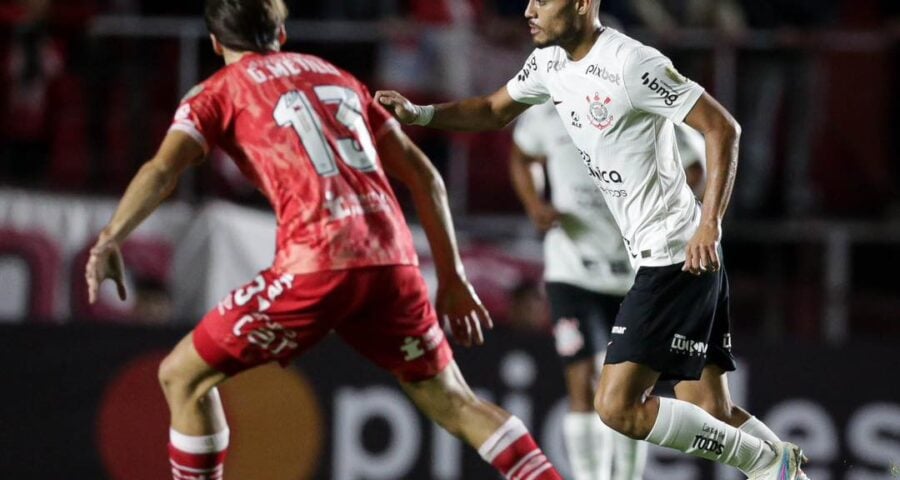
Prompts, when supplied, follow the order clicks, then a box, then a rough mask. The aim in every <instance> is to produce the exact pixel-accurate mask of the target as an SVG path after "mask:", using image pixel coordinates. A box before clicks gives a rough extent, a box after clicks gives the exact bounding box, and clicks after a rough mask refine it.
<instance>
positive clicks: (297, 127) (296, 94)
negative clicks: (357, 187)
mask: <svg viewBox="0 0 900 480" xmlns="http://www.w3.org/2000/svg"><path fill="white" fill-rule="evenodd" d="M315 93H316V97H318V99H319V101H321V102H322V103H324V104H326V105H328V104H338V108H337V112H336V113H335V114H334V118H335V119H336V120H337V121H338V122H340V123H341V124H342V125H343V126H345V127H347V129H348V130H349V131H350V132H351V136H349V137H339V138H338V139H337V141H336V149H337V151H336V152H335V151H334V150H333V149H332V148H331V145H329V143H328V139H327V138H326V137H325V130H324V128H323V126H322V120H321V119H320V118H319V114H318V113H317V112H316V110H315V108H313V105H312V104H311V103H310V101H309V98H308V97H307V96H306V93H304V92H301V91H299V90H291V91H290V92H287V93H285V94H284V95H282V96H281V98H279V99H278V104H277V105H276V106H275V112H274V114H273V116H274V117H275V122H276V123H277V124H278V126H280V127H287V126H291V127H294V131H295V132H297V135H298V136H299V137H300V142H301V143H302V144H303V148H305V149H306V153H307V154H308V155H309V159H310V160H311V161H312V164H313V167H315V169H316V172H317V173H318V174H319V175H321V176H323V177H330V176H333V175H337V174H338V166H337V162H336V160H335V154H337V156H339V157H340V158H341V160H342V161H343V162H344V163H346V164H347V165H348V166H350V167H351V168H354V169H356V170H359V171H361V172H374V171H375V170H376V168H377V167H376V163H375V159H376V157H377V155H378V154H377V152H376V150H375V144H374V142H372V136H371V135H370V134H369V129H368V128H367V127H366V121H365V118H364V117H363V115H362V103H361V102H360V101H359V95H357V94H356V92H354V91H353V90H351V89H349V88H345V87H339V86H334V85H326V86H319V87H315Z"/></svg>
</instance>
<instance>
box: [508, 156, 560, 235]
mask: <svg viewBox="0 0 900 480" xmlns="http://www.w3.org/2000/svg"><path fill="white" fill-rule="evenodd" d="M543 163H544V158H543V157H538V156H534V155H529V154H527V153H525V152H523V151H522V149H521V148H519V146H518V145H516V144H515V143H513V145H512V148H511V149H510V152H509V178H510V181H511V182H512V185H513V189H514V190H515V191H516V195H517V196H518V197H519V200H520V201H521V202H522V206H523V207H525V213H527V214H528V217H529V218H531V221H532V223H534V225H535V226H536V227H537V228H538V229H539V230H540V231H542V232H546V231H547V230H550V229H551V228H552V227H553V226H554V225H555V224H556V222H557V221H558V220H559V211H557V210H556V209H555V208H553V205H550V204H549V203H548V202H547V201H545V200H544V197H543V194H542V193H543V192H542V191H541V189H539V188H538V184H537V179H535V175H534V170H533V169H534V168H535V167H537V166H540V165H543Z"/></svg>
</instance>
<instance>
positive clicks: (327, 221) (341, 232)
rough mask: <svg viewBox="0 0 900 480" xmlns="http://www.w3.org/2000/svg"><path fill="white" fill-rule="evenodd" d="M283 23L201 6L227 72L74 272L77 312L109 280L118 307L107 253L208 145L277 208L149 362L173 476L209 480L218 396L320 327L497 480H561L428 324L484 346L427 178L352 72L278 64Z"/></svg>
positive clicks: (216, 468)
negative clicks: (267, 242)
mask: <svg viewBox="0 0 900 480" xmlns="http://www.w3.org/2000/svg"><path fill="white" fill-rule="evenodd" d="M286 15H287V11H286V8H285V6H284V4H283V2H282V0H208V1H207V4H206V22H207V26H208V27H209V30H210V32H211V38H212V44H213V48H214V49H215V51H216V53H218V54H219V55H222V56H223V57H224V59H225V63H226V66H225V68H223V69H221V70H220V71H219V72H217V73H216V74H214V75H213V76H212V77H210V78H209V79H208V80H207V81H205V82H203V83H201V84H200V85H198V86H197V87H195V88H194V89H192V90H191V91H190V92H189V93H188V95H187V96H186V97H185V99H184V100H183V101H182V103H181V106H180V107H179V108H178V111H177V113H176V115H175V120H174V122H173V124H172V127H171V129H170V130H169V133H168V134H167V135H166V137H165V139H164V140H163V142H162V145H161V146H160V148H159V151H158V152H157V154H156V155H155V156H154V158H153V159H151V160H150V161H149V162H147V163H146V164H145V165H144V166H143V167H142V168H141V169H140V171H139V172H138V173H137V175H136V176H135V178H134V179H133V180H132V182H131V184H130V185H129V187H128V189H127V190H126V192H125V194H124V197H123V198H122V201H121V203H120V205H119V207H118V209H117V210H116V212H115V214H114V215H113V218H112V220H111V221H110V223H109V225H107V226H106V228H104V229H103V231H102V232H101V234H100V236H99V239H98V240H97V243H96V245H95V246H94V247H93V248H92V249H91V256H90V259H89V261H88V264H87V271H86V277H87V282H88V290H89V296H90V301H91V302H93V301H95V300H96V297H97V291H98V288H99V286H100V284H101V283H102V282H103V281H104V280H105V279H108V278H110V279H113V280H114V281H115V283H116V285H117V287H118V291H119V295H120V296H121V297H122V298H124V297H125V295H126V292H125V286H124V283H123V281H122V271H123V263H122V258H121V255H120V253H119V245H121V243H122V241H123V240H124V239H125V238H126V236H127V235H128V234H129V233H130V232H131V231H132V230H134V228H135V227H137V225H138V224H139V223H141V221H142V220H144V219H145V218H146V217H147V216H149V215H150V214H151V212H153V210H154V209H155V208H156V207H157V206H158V205H159V204H160V203H161V202H162V201H163V199H164V198H165V197H166V196H168V194H169V193H171V192H172V190H173V189H174V188H175V186H176V185H177V183H178V178H179V176H180V175H181V173H182V172H183V171H184V170H185V169H186V168H187V167H188V166H190V165H192V164H195V163H198V162H200V161H201V160H203V158H204V157H205V156H206V153H207V152H208V151H209V149H210V148H211V147H212V146H218V147H219V148H222V149H223V150H225V151H226V152H227V153H228V154H229V155H230V156H231V157H232V158H233V159H234V160H235V162H236V163H237V164H238V166H239V167H240V168H241V170H242V171H243V173H244V174H245V175H246V176H247V177H248V178H250V179H251V180H252V181H253V182H254V183H255V184H256V185H257V186H258V187H259V189H260V190H261V191H262V192H263V193H264V194H265V195H266V196H267V197H268V199H269V201H270V202H271V204H272V206H273V208H274V210H275V214H276V217H277V220H278V235H277V248H276V254H275V261H274V264H273V265H272V267H270V268H269V269H267V270H265V271H263V272H261V273H260V274H259V275H258V276H257V277H256V278H255V279H253V280H252V281H251V282H250V283H249V284H247V285H245V286H243V287H241V288H238V289H237V290H235V291H234V292H232V293H231V294H230V295H229V296H227V297H226V298H225V299H224V300H223V301H222V302H220V303H219V305H218V306H217V307H215V308H213V309H212V310H211V311H210V312H209V313H208V314H207V315H206V316H205V317H204V318H203V320H202V321H201V322H200V324H199V325H198V326H197V327H196V328H195V329H194V331H193V332H192V333H191V334H189V335H188V336H187V337H185V338H184V339H183V340H182V341H181V342H180V343H179V344H178V345H177V346H176V347H175V349H174V350H173V351H172V352H171V353H170V354H169V355H168V357H167V358H166V359H165V360H164V361H163V362H162V364H161V365H160V370H159V377H160V381H161V383H162V387H163V391H164V393H165V396H166V400H167V402H168V404H169V408H170V410H171V414H172V415H171V421H172V423H171V427H172V428H171V430H170V444H169V452H170V460H171V464H172V474H173V478H175V479H184V478H191V479H192V480H206V479H209V480H212V479H221V478H222V472H223V462H224V457H225V452H226V449H227V446H228V426H227V423H226V420H225V415H224V413H223V410H222V404H221V401H220V399H219V396H218V393H217V391H216V388H215V387H216V385H218V384H219V383H220V382H222V381H224V380H225V379H227V378H228V377H229V376H231V375H234V374H236V373H238V372H240V371H243V370H246V369H249V368H252V367H255V366H258V365H260V364H263V363H266V362H270V361H279V362H281V363H283V364H285V363H287V362H288V361H290V360H291V359H292V358H295V357H297V356H298V355H300V354H302V353H303V352H304V351H306V350H307V349H309V348H310V347H311V346H312V345H314V344H315V343H317V342H318V341H319V340H321V339H322V338H323V337H324V336H325V335H326V334H328V333H329V332H331V331H332V330H333V331H335V332H336V333H337V334H338V335H340V336H341V337H342V338H343V339H344V341H346V342H347V343H348V344H350V345H351V346H352V347H353V348H355V349H356V350H357V351H359V352H360V353H361V354H363V355H365V356H366V357H367V358H368V359H370V360H371V361H372V362H374V363H375V364H377V365H379V366H380V367H382V368H384V369H386V370H388V371H390V372H391V373H393V374H394V375H395V376H396V377H397V378H398V380H399V381H400V384H401V386H402V387H403V389H404V391H406V393H407V394H408V395H409V396H410V397H411V398H412V400H413V401H414V402H415V404H416V405H417V406H418V407H419V408H420V409H421V410H422V411H423V412H424V413H425V414H426V415H428V416H429V417H430V418H431V419H433V420H434V421H436V422H437V423H438V424H440V425H441V426H442V427H444V428H445V429H447V430H448V431H449V432H450V433H452V434H454V435H456V436H458V437H460V438H462V439H463V440H464V441H466V442H467V443H469V444H470V445H472V446H473V447H474V448H476V449H478V451H479V453H480V454H481V455H482V457H483V458H484V459H485V460H486V461H488V462H490V463H491V464H492V465H493V466H494V467H495V468H497V470H499V471H500V472H501V473H502V474H503V475H505V476H506V477H507V478H510V479H513V478H515V479H520V478H521V479H525V478H528V479H537V480H544V479H559V478H561V477H560V476H559V474H558V473H557V472H556V470H555V469H554V468H553V466H552V465H551V464H550V463H549V461H548V460H547V459H546V457H545V456H544V455H543V453H542V452H541V450H540V449H539V448H538V447H537V445H536V444H535V442H534V440H533V439H532V437H531V435H530V434H529V433H528V431H527V430H526V429H525V427H524V425H523V424H522V422H521V421H520V420H518V419H516V418H515V417H512V416H511V415H510V414H509V413H507V412H506V411H504V410H502V409H500V408H499V407H497V406H495V405H492V404H490V403H487V402H484V401H482V400H480V399H478V398H477V397H475V395H474V394H473V393H472V391H471V390H470V389H469V387H468V385H466V382H465V380H464V379H463V377H462V375H461V374H460V372H459V369H458V368H457V366H456V364H455V362H454V361H453V353H452V351H451V349H450V346H449V344H448V343H447V340H446V338H445V336H444V332H443V330H442V329H441V327H440V326H439V324H438V322H437V316H438V315H440V316H441V318H442V319H444V321H445V322H446V324H447V325H448V326H449V328H450V330H451V332H452V333H453V335H454V337H455V338H456V339H457V340H458V341H459V342H460V343H462V344H463V345H473V344H480V343H482V341H483V334H482V328H491V320H490V317H489V316H488V314H487V311H486V310H485V309H484V307H483V306H482V304H481V302H480V300H479V299H478V297H477V296H476V295H475V292H474V291H473V289H472V287H471V285H469V283H468V281H467V280H466V277H465V273H464V272H463V266H462V263H461V261H460V258H459V254H458V251H457V248H456V241H455V238H454V235H453V227H452V222H451V219H450V214H449V210H448V207H447V199H446V193H445V191H444V186H443V183H442V181H441V179H440V177H439V175H438V174H437V172H436V171H435V169H434V168H433V167H432V165H431V164H430V162H429V161H428V159H427V158H426V157H425V156H424V154H423V153H422V152H421V151H420V150H419V149H418V148H416V146H415V145H413V144H412V143H411V142H410V140H409V139H408V138H407V137H406V135H404V134H403V132H402V130H400V128H399V126H398V124H397V122H396V121H395V120H394V119H393V118H392V117H391V116H390V115H389V114H388V113H387V112H386V111H385V110H384V109H383V108H382V107H381V106H379V105H378V104H377V103H375V102H374V101H373V100H372V97H371V96H370V94H369V92H368V90H367V89H366V87H365V86H363V85H362V84H361V83H360V82H359V81H358V80H356V79H355V78H354V77H353V76H351V75H350V74H348V73H346V72H343V71H341V70H340V69H338V68H336V67H335V66H334V65H332V64H330V63H328V62H326V61H325V60H322V59H320V58H317V57H313V56H310V55H303V54H296V53H280V52H279V49H280V46H281V45H282V44H283V43H284V41H285V38H286V36H285V30H284V20H285V18H286ZM385 173H388V174H390V175H392V176H394V177H395V178H397V179H399V180H400V181H401V182H403V183H404V184H406V186H408V187H409V189H410V190H411V192H412V196H413V199H414V202H415V205H416V209H417V210H418V212H419V216H420V218H421V221H422V225H423V228H424V229H425V232H426V234H427V236H428V239H429V243H430V245H431V249H432V253H433V255H434V258H435V263H436V267H437V272H438V280H439V287H438V292H437V302H436V303H437V312H435V309H434V308H432V306H431V304H430V303H429V301H428V295H427V289H426V286H425V283H424V281H423V280H422V276H421V274H420V272H419V270H418V268H417V258H416V254H415V250H414V249H413V243H412V238H411V235H410V232H409V229H408V227H407V225H406V222H405V220H404V218H403V214H402V212H401V210H400V207H399V205H398V203H397V200H396V198H395V196H394V193H393V191H392V190H391V187H390V186H389V184H388V181H387V178H386V177H385Z"/></svg>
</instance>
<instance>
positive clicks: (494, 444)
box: [478, 417, 562, 480]
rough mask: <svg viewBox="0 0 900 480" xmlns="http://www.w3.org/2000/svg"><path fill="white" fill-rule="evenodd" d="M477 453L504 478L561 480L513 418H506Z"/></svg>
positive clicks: (520, 423)
mask: <svg viewBox="0 0 900 480" xmlns="http://www.w3.org/2000/svg"><path fill="white" fill-rule="evenodd" d="M478 453H479V454H481V458H484V460H485V461H487V462H489V463H490V464H491V465H493V466H494V468H496V469H497V470H498V471H499V472H500V473H502V474H503V476H504V477H505V478H506V479H508V480H562V476H561V475H560V474H559V472H557V471H556V469H555V468H553V465H551V464H550V461H549V460H547V457H546V456H544V452H542V451H541V449H540V448H539V447H538V446H537V444H536V443H535V442H534V438H532V437H531V434H529V433H528V429H526V428H525V425H524V424H523V423H522V421H521V420H519V419H518V418H516V417H510V418H509V420H507V421H506V423H504V424H503V426H501V427H500V428H498V429H497V431H496V432H494V433H493V434H492V435H491V436H490V438H488V439H487V441H486V442H484V445H482V446H481V447H480V448H479V449H478Z"/></svg>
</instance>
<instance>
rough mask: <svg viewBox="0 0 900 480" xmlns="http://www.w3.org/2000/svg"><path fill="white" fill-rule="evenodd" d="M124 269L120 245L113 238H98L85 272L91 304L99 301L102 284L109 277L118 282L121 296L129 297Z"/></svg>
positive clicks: (122, 298) (121, 297) (117, 285)
mask: <svg viewBox="0 0 900 480" xmlns="http://www.w3.org/2000/svg"><path fill="white" fill-rule="evenodd" d="M124 271H125V267H124V264H123V262H122V254H121V253H120V252H119V245H118V244H116V242H114V241H111V240H104V239H103V238H100V239H98V240H97V243H96V244H95V245H94V246H93V247H92V248H91V256H90V257H89V258H88V261H87V266H86V267H85V272H84V277H85V279H86V280H87V285H88V301H89V302H90V303H91V304H93V303H95V302H96V301H97V294H98V292H99V291H100V285H101V284H102V283H103V281H104V280H106V279H107V278H111V279H112V280H113V281H115V282H116V290H117V291H118V293H119V298H120V299H121V300H125V299H126V298H127V297H128V291H127V290H126V289H125V277H124V275H123V272H124Z"/></svg>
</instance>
